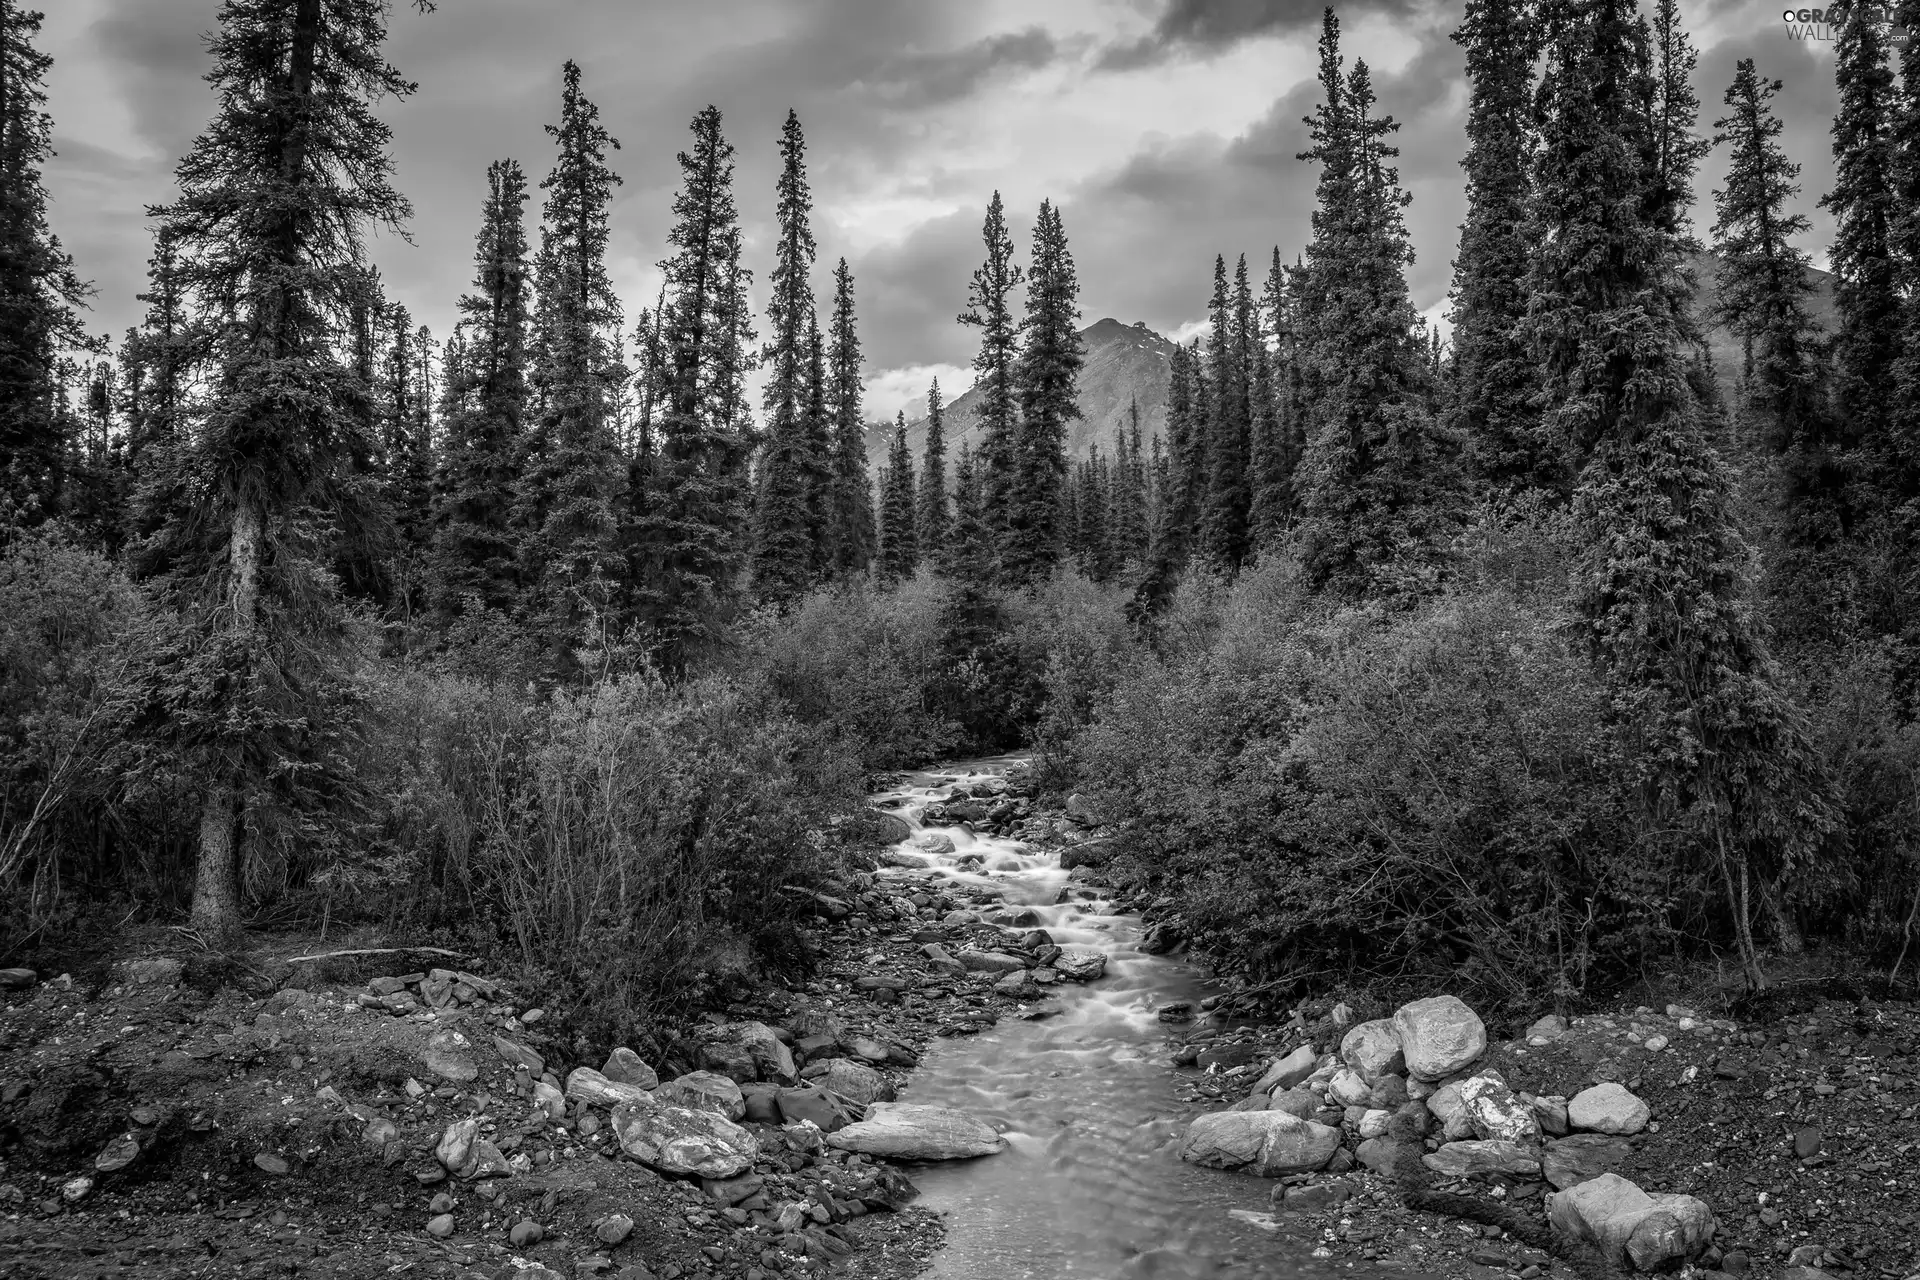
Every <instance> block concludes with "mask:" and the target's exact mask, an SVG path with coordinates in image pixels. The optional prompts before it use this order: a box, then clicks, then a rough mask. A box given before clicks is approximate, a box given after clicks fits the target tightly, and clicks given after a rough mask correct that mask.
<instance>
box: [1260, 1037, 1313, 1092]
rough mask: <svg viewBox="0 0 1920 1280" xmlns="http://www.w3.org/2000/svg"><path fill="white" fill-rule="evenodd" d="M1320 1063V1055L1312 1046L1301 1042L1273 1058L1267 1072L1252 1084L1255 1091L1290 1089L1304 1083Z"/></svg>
mask: <svg viewBox="0 0 1920 1280" xmlns="http://www.w3.org/2000/svg"><path fill="white" fill-rule="evenodd" d="M1319 1065H1320V1055H1319V1054H1317V1053H1315V1052H1314V1051H1313V1046H1312V1045H1310V1044H1303V1045H1301V1046H1300V1047H1299V1048H1298V1049H1295V1050H1294V1051H1293V1052H1292V1053H1289V1054H1288V1055H1287V1056H1286V1057H1284V1058H1275V1059H1274V1060H1273V1065H1272V1066H1270V1067H1268V1068H1267V1073H1266V1074H1265V1075H1263V1076H1261V1077H1260V1081H1259V1083H1258V1084H1256V1085H1254V1086H1253V1089H1254V1092H1255V1093H1272V1092H1274V1091H1276V1090H1279V1089H1291V1088H1293V1087H1294V1086H1295V1085H1297V1084H1302V1083H1304V1082H1305V1081H1306V1080H1307V1078H1308V1077H1309V1076H1311V1075H1312V1074H1313V1072H1314V1068H1316V1067H1318V1066H1319Z"/></svg>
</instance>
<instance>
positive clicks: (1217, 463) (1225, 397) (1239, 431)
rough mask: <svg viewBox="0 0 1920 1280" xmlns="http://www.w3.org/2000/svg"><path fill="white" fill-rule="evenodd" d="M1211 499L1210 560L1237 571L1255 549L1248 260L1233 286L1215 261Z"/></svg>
mask: <svg viewBox="0 0 1920 1280" xmlns="http://www.w3.org/2000/svg"><path fill="white" fill-rule="evenodd" d="M1207 313H1208V316H1209V318H1210V319H1211V322H1212V323H1211V333H1210V334H1209V335H1208V338H1207V382H1208V385H1209V386H1210V387H1211V388H1212V389H1213V396H1212V398H1211V400H1210V401H1209V403H1208V409H1209V418H1208V421H1207V423H1206V427H1205V430H1206V432H1207V494H1206V500H1205V504H1204V506H1203V508H1202V510H1201V513H1200V526H1201V527H1200V537H1201V540H1202V543H1203V545H1204V546H1205V548H1206V552H1207V557H1208V559H1209V560H1211V561H1212V562H1213V563H1214V564H1216V565H1218V566H1219V567H1221V568H1223V569H1226V570H1229V571H1232V570H1236V569H1238V568H1239V567H1240V566H1241V565H1242V564H1244V563H1245V562H1246V560H1247V557H1248V556H1249V555H1250V554H1251V553H1252V550H1253V524H1252V516H1253V479H1252V475H1251V470H1252V465H1253V457H1252V454H1253V346H1254V343H1255V342H1256V341H1257V334H1256V333H1255V332H1254V319H1253V295H1252V292H1251V291H1250V290H1249V288H1248V284H1247V260H1246V258H1245V257H1244V256H1243V257H1242V258H1241V259H1240V264H1239V267H1238V268H1237V270H1236V272H1235V275H1234V283H1233V286H1232V288H1231V289H1229V287H1228V285H1227V263H1226V259H1225V258H1224V257H1220V256H1218V255H1216V256H1215V257H1214V260H1213V297H1212V300H1211V301H1210V302H1209V303H1208V304H1207Z"/></svg>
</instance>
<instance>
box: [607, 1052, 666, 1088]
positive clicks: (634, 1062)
mask: <svg viewBox="0 0 1920 1280" xmlns="http://www.w3.org/2000/svg"><path fill="white" fill-rule="evenodd" d="M600 1074H601V1075H603V1076H605V1077H606V1078H607V1079H609V1080H611V1081H613V1082H614V1083H615V1084H631V1085H638V1086H639V1087H640V1088H642V1089H657V1088H659V1087H660V1076H659V1074H658V1073H657V1072H655V1071H654V1069H653V1068H652V1067H650V1066H648V1065H647V1061H646V1059H645V1058H642V1057H641V1056H640V1055H639V1054H637V1053H635V1052H634V1051H633V1050H631V1049H629V1048H626V1047H625V1046H624V1045H623V1046H622V1047H620V1048H618V1049H615V1050H614V1051H613V1052H612V1053H610V1054H608V1055H607V1065H606V1066H604V1067H601V1068H600Z"/></svg>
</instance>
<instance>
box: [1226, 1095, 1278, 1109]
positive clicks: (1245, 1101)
mask: <svg viewBox="0 0 1920 1280" xmlns="http://www.w3.org/2000/svg"><path fill="white" fill-rule="evenodd" d="M1269 1101H1270V1099H1269V1098H1268V1097H1267V1096H1266V1095H1265V1094H1264V1093H1250V1094H1248V1095H1247V1096H1246V1097H1244V1098H1242V1099H1240V1101H1238V1102H1236V1103H1234V1104H1233V1105H1232V1106H1230V1107H1228V1108H1227V1110H1229V1111H1268V1110H1271V1109H1272V1108H1270V1107H1269V1106H1268V1105H1267V1104H1268V1102H1269Z"/></svg>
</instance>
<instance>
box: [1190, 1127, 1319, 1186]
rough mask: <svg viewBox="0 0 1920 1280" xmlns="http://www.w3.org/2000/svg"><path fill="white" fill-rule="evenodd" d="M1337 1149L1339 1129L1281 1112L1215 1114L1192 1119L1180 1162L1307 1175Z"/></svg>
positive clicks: (1258, 1172)
mask: <svg viewBox="0 0 1920 1280" xmlns="http://www.w3.org/2000/svg"><path fill="white" fill-rule="evenodd" d="M1339 1149H1340V1131H1339V1130H1338V1129H1335V1128H1333V1127H1332V1126H1330V1125H1324V1124H1318V1123H1316V1122H1314V1121H1312V1120H1302V1119H1300V1118H1299V1117H1298V1116H1294V1115H1290V1114H1288V1113H1287V1112H1285V1111H1216V1112H1213V1113H1211V1114H1209V1115H1203V1116H1198V1117H1195V1119H1194V1121H1193V1123H1192V1124H1191V1125H1189V1126H1188V1127H1187V1136H1186V1137H1185V1138H1184V1139H1183V1140H1182V1141H1181V1143H1180V1158H1181V1159H1182V1160H1186V1161H1188V1162H1190V1163H1192V1164H1198V1165H1205V1166H1207V1167H1208V1168H1211V1169H1234V1170H1238V1171H1240V1172H1242V1173H1251V1174H1255V1175H1257V1176H1259V1177H1263V1178H1277V1177H1281V1176H1283V1175H1285V1174H1289V1173H1311V1172H1313V1171H1315V1170H1317V1169H1321V1168H1324V1167H1325V1166H1326V1163H1327V1161H1329V1160H1331V1159H1332V1158H1333V1153H1334V1152H1336V1151H1338V1150H1339Z"/></svg>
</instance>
